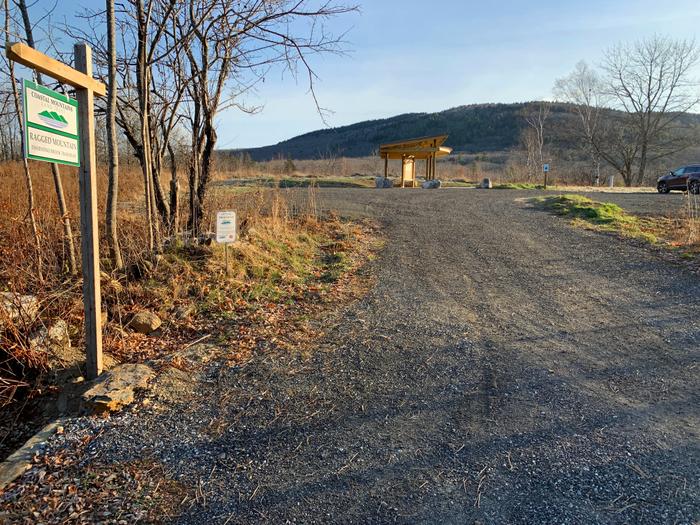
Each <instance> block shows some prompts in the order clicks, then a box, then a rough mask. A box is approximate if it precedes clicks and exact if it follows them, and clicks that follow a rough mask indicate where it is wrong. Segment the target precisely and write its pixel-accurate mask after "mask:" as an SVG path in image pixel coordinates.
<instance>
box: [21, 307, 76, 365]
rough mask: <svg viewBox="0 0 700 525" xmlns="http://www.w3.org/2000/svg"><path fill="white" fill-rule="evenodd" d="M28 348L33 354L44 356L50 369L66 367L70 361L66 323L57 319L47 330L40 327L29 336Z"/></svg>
mask: <svg viewBox="0 0 700 525" xmlns="http://www.w3.org/2000/svg"><path fill="white" fill-rule="evenodd" d="M29 347H30V348H31V349H32V350H33V351H35V352H40V353H43V354H46V355H47V356H48V359H49V364H50V366H51V367H52V368H53V367H55V366H58V367H61V366H64V365H66V364H67V362H68V361H71V359H70V354H71V351H70V350H71V345H70V334H69V333H68V323H66V322H65V321H64V320H63V319H59V320H58V321H56V322H55V323H54V324H53V325H51V327H49V328H48V329H47V328H46V327H43V326H42V327H41V328H40V329H39V330H37V331H36V332H34V333H33V334H32V335H30V336H29Z"/></svg>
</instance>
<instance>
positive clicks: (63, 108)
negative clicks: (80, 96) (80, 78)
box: [22, 80, 80, 166]
mask: <svg viewBox="0 0 700 525" xmlns="http://www.w3.org/2000/svg"><path fill="white" fill-rule="evenodd" d="M23 87H24V89H23V90H22V92H23V94H24V97H23V98H24V122H25V133H26V141H25V144H26V149H25V152H24V153H25V156H26V157H27V158H28V159H33V160H43V161H48V162H57V163H59V164H68V165H70V166H80V150H79V137H78V101H77V100H74V99H72V98H70V97H67V96H65V95H62V94H60V93H57V92H56V91H52V90H50V89H48V88H45V87H44V86H40V85H38V84H35V83H34V82H30V81H28V80H25V81H24V85H23Z"/></svg>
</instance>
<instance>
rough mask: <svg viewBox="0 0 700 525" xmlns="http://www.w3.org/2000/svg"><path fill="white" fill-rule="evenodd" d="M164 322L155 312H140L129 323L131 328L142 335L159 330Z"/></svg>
mask: <svg viewBox="0 0 700 525" xmlns="http://www.w3.org/2000/svg"><path fill="white" fill-rule="evenodd" d="M161 324H163V322H162V321H161V320H160V317H158V316H157V315H156V314H154V313H153V312H146V311H143V312H138V313H137V314H135V315H134V316H133V317H132V318H131V321H130V322H129V327H130V328H131V329H132V330H133V331H134V332H138V333H140V334H150V333H151V332H153V331H154V330H157V329H158V328H159V327H160V325H161Z"/></svg>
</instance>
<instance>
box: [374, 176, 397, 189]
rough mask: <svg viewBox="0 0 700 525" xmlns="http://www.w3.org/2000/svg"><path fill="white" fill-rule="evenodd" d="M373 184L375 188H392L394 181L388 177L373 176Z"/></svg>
mask: <svg viewBox="0 0 700 525" xmlns="http://www.w3.org/2000/svg"><path fill="white" fill-rule="evenodd" d="M374 185H375V186H376V187H377V188H393V187H394V181H392V180H391V179H389V178H384V177H375V178H374Z"/></svg>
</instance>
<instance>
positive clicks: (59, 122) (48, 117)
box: [39, 110, 68, 129]
mask: <svg viewBox="0 0 700 525" xmlns="http://www.w3.org/2000/svg"><path fill="white" fill-rule="evenodd" d="M39 118H40V119H41V121H42V122H43V123H44V124H46V125H48V126H51V127H52V128H57V129H63V128H65V127H67V126H68V121H67V120H66V118H65V117H64V116H63V115H59V114H58V113H56V112H55V111H48V110H44V111H42V112H41V113H39Z"/></svg>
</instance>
